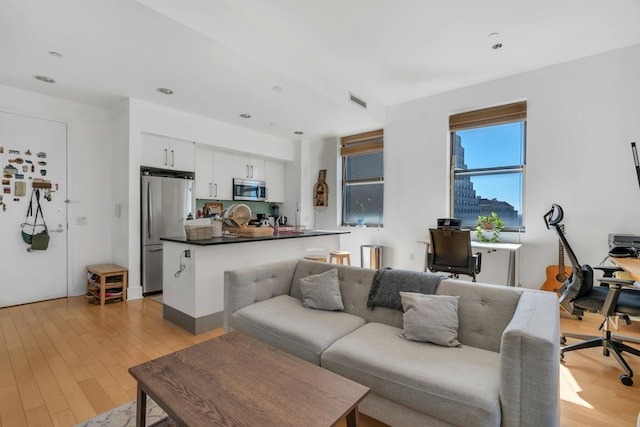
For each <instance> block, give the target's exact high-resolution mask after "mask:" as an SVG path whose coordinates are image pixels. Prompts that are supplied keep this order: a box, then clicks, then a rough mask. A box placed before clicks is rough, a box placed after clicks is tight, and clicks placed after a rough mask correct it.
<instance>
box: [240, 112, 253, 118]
mask: <svg viewBox="0 0 640 427" xmlns="http://www.w3.org/2000/svg"><path fill="white" fill-rule="evenodd" d="M240 117H242V118H243V119H250V118H251V114H247V113H243V114H240Z"/></svg>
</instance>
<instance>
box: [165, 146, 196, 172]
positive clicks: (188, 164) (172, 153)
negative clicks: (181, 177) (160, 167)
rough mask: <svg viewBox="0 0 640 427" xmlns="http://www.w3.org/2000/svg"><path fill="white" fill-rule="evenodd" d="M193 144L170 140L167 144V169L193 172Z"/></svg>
mask: <svg viewBox="0 0 640 427" xmlns="http://www.w3.org/2000/svg"><path fill="white" fill-rule="evenodd" d="M195 154H196V152H195V143H193V142H192V141H185V140H183V139H174V138H172V139H171V140H170V143H169V167H170V168H171V169H176V170H179V171H185V172H193V171H194V170H195Z"/></svg>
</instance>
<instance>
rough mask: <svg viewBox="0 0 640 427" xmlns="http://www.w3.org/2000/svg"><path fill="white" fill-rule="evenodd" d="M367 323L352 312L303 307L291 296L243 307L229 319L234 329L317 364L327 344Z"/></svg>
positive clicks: (282, 296) (281, 296)
mask: <svg viewBox="0 0 640 427" xmlns="http://www.w3.org/2000/svg"><path fill="white" fill-rule="evenodd" d="M364 323H365V321H364V319H362V318H361V317H358V316H354V315H353V314H349V313H343V312H334V311H323V310H314V309H310V308H304V307H303V306H302V301H300V300H299V299H297V298H293V297H291V296H289V295H280V296H277V297H275V298H270V299H268V300H264V301H260V302H257V303H255V304H251V305H248V306H246V307H243V308H241V309H239V310H237V311H235V312H234V313H233V314H232V315H231V320H230V324H231V327H232V328H233V329H237V330H240V331H242V332H244V333H246V334H247V335H250V336H252V337H254V338H256V339H259V340H261V341H263V342H266V343H267V344H270V345H272V346H274V347H276V348H279V349H280V350H284V351H286V352H288V353H291V354H293V355H295V356H298V357H300V358H302V359H304V360H307V361H309V362H311V363H315V364H316V365H319V364H320V355H321V354H322V352H323V351H325V350H326V348H327V347H329V346H330V345H331V344H332V343H333V342H335V341H336V340H337V339H339V338H341V337H343V336H345V335H346V334H348V333H349V332H351V331H353V330H355V329H357V328H359V327H360V326H362V325H364Z"/></svg>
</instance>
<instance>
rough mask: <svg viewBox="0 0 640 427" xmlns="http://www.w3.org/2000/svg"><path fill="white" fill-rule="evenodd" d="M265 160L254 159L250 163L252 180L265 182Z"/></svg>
mask: <svg viewBox="0 0 640 427" xmlns="http://www.w3.org/2000/svg"><path fill="white" fill-rule="evenodd" d="M264 162H265V161H264V159H258V158H254V157H252V158H251V159H250V161H249V175H250V177H251V179H256V180H258V181H264V177H265V174H264Z"/></svg>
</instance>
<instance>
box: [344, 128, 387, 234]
mask: <svg viewBox="0 0 640 427" xmlns="http://www.w3.org/2000/svg"><path fill="white" fill-rule="evenodd" d="M383 140H384V133H383V130H382V129H381V130H377V131H373V132H367V133H362V134H358V135H351V136H346V137H344V138H342V139H341V140H340V145H341V149H340V154H341V156H342V225H355V224H359V223H361V224H366V225H368V226H382V224H383V218H382V208H383V200H384V169H383V168H384V166H383V147H384V144H383Z"/></svg>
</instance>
